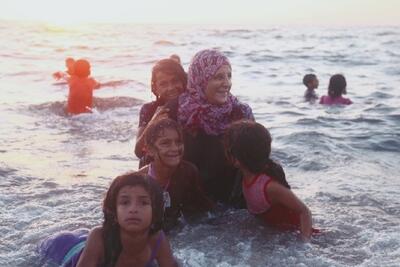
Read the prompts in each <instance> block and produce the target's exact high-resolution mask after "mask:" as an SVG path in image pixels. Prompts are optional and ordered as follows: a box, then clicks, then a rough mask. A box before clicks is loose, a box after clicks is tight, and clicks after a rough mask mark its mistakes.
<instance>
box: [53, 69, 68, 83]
mask: <svg viewBox="0 0 400 267" xmlns="http://www.w3.org/2000/svg"><path fill="white" fill-rule="evenodd" d="M69 77H70V76H69V75H68V73H65V72H62V71H57V72H54V73H53V78H54V79H56V80H57V81H59V80H64V81H66V82H68V80H69Z"/></svg>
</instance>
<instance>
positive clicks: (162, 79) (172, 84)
mask: <svg viewBox="0 0 400 267" xmlns="http://www.w3.org/2000/svg"><path fill="white" fill-rule="evenodd" d="M155 81H156V82H155V84H154V93H155V94H156V95H157V96H158V97H159V98H161V99H163V100H165V101H168V100H171V99H174V98H176V97H178V96H179V95H180V94H181V93H182V92H183V91H184V85H183V83H182V81H181V80H180V79H179V78H178V77H177V76H176V75H175V74H169V73H165V72H158V73H156V77H155Z"/></svg>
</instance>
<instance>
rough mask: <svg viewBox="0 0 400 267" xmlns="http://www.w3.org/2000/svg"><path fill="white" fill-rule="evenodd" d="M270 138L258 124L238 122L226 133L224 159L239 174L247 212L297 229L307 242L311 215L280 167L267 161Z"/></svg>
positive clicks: (285, 227)
mask: <svg viewBox="0 0 400 267" xmlns="http://www.w3.org/2000/svg"><path fill="white" fill-rule="evenodd" d="M271 141H272V139H271V135H270V134H269V132H268V130H267V129H266V128H265V127H264V126H262V125H261V124H259V123H256V122H253V121H239V122H235V123H233V124H232V125H231V126H230V127H229V128H228V130H227V131H226V133H225V136H224V146H225V151H226V154H227V157H228V158H229V159H230V161H231V162H232V164H233V165H235V166H236V167H238V168H239V169H240V170H241V172H242V174H243V180H242V190H243V194H244V197H245V199H246V203H247V209H248V210H249V212H250V213H252V214H254V215H257V216H258V217H261V218H262V219H263V220H264V221H265V222H266V223H267V224H269V225H272V226H277V227H279V228H283V229H292V228H299V229H300V232H301V235H302V237H303V238H304V239H305V240H308V239H309V238H310V236H311V233H312V232H313V231H317V230H313V229H312V218H311V212H310V210H309V209H308V208H307V206H306V205H305V204H304V203H303V202H302V201H301V200H300V199H299V198H297V197H296V195H295V194H294V193H293V191H291V190H290V186H289V184H288V182H287V181H286V178H285V173H284V171H283V169H282V167H281V166H280V165H279V164H278V163H276V162H274V161H273V160H272V159H271V158H270V154H271Z"/></svg>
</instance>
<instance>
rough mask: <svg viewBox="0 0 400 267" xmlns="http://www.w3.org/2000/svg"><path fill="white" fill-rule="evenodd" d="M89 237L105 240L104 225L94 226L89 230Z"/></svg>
mask: <svg viewBox="0 0 400 267" xmlns="http://www.w3.org/2000/svg"><path fill="white" fill-rule="evenodd" d="M89 238H92V239H96V240H97V239H99V240H101V241H103V239H102V238H103V227H102V226H97V227H94V228H93V229H92V230H90V232H89Z"/></svg>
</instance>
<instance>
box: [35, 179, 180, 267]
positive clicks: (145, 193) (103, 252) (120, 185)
mask: <svg viewBox="0 0 400 267" xmlns="http://www.w3.org/2000/svg"><path fill="white" fill-rule="evenodd" d="M103 213H104V221H103V225H102V226H99V227H96V228H94V229H93V230H91V232H90V233H89V236H88V237H86V236H82V235H74V234H73V233H63V234H59V235H57V236H53V237H50V238H48V239H46V240H44V241H43V242H42V243H41V244H40V246H39V251H40V253H41V255H42V256H43V257H44V259H46V260H51V261H53V262H54V263H56V264H58V265H60V266H63V267H75V266H77V267H98V266H102V267H103V266H104V267H108V266H142V267H143V266H145V267H150V266H156V265H155V264H156V263H157V264H158V265H157V266H165V267H176V266H178V265H177V263H176V261H175V259H174V257H173V255H172V251H171V248H170V245H169V242H168V240H167V238H166V237H165V235H164V233H163V232H162V230H161V226H162V216H163V202H162V193H161V189H160V187H159V186H158V185H157V183H156V182H154V181H153V180H152V179H150V178H148V177H146V176H145V175H143V174H140V173H131V174H126V175H121V176H118V177H117V178H115V179H114V181H113V182H112V183H111V185H110V188H109V189H108V191H107V195H106V197H105V199H104V203H103Z"/></svg>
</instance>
